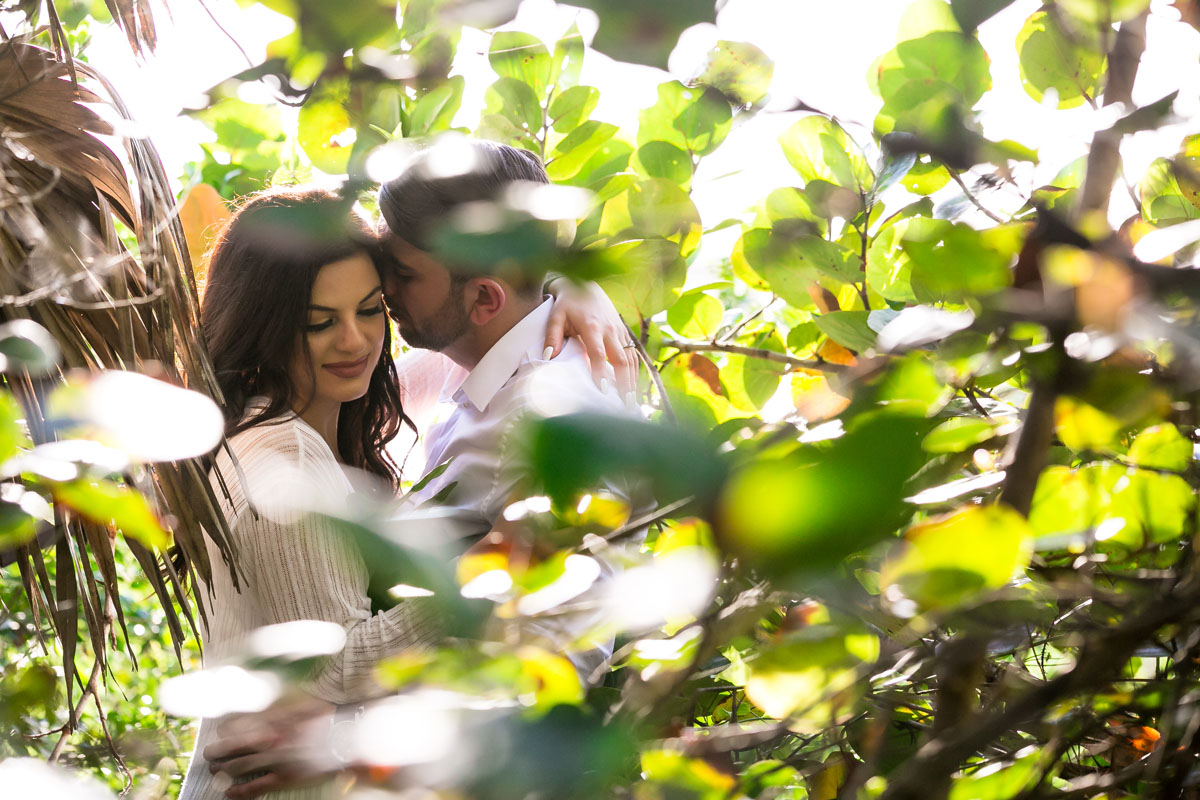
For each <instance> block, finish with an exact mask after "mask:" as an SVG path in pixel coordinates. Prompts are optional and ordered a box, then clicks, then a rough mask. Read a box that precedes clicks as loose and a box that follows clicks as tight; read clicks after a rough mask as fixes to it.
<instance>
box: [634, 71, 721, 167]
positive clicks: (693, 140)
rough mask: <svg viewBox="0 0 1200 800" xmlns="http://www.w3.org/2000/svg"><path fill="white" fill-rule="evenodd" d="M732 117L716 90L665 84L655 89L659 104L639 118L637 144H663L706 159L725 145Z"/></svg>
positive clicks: (676, 82)
mask: <svg viewBox="0 0 1200 800" xmlns="http://www.w3.org/2000/svg"><path fill="white" fill-rule="evenodd" d="M732 116H733V115H732V112H731V111H730V109H729V103H728V101H726V100H725V97H724V96H723V95H722V94H721V93H720V92H718V91H717V90H716V89H710V88H706V87H695V88H690V87H688V86H684V85H683V84H682V83H680V82H679V81H668V82H667V83H662V84H659V86H658V102H657V103H655V104H654V105H652V106H650V107H649V108H647V109H645V110H643V111H642V112H641V113H640V114H638V133H637V144H638V146H639V147H641V146H642V145H644V144H646V143H648V142H654V141H663V142H668V143H670V144H673V145H675V146H676V147H679V148H680V149H682V150H685V151H687V152H688V154H689V155H691V156H692V157H693V158H695V157H697V156H704V155H708V154H709V153H711V152H712V151H713V150H716V149H717V147H718V146H720V144H721V142H723V141H725V137H726V135H728V133H729V126H730V122H731V119H732Z"/></svg>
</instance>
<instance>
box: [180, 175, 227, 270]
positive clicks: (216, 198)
mask: <svg viewBox="0 0 1200 800" xmlns="http://www.w3.org/2000/svg"><path fill="white" fill-rule="evenodd" d="M229 214H230V211H229V206H228V205H227V204H226V203H225V201H224V200H223V199H222V198H221V195H220V194H219V193H218V192H217V190H216V189H214V188H213V187H212V186H210V185H208V184H207V183H197V184H196V185H195V186H193V187H192V188H190V189H188V190H187V193H186V194H185V195H184V196H183V203H182V204H181V205H180V207H179V222H180V224H181V225H183V235H184V237H185V238H186V239H187V244H188V255H189V256H190V257H191V259H192V268H193V269H195V270H196V272H197V273H198V275H199V276H200V277H201V278H202V277H203V274H204V272H203V268H202V267H203V264H204V254H205V253H207V252H208V250H209V248H210V247H212V244H213V241H214V240H215V239H216V237H217V231H218V230H220V228H221V226H222V225H223V224H224V223H225V220H227V219H229Z"/></svg>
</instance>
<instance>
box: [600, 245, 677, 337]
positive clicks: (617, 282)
mask: <svg viewBox="0 0 1200 800" xmlns="http://www.w3.org/2000/svg"><path fill="white" fill-rule="evenodd" d="M607 250H608V252H609V255H610V256H611V257H612V258H613V259H614V260H615V261H616V262H617V263H620V264H621V265H622V266H623V267H624V268H625V269H626V272H625V273H624V274H621V275H616V276H613V277H611V278H603V279H601V280H599V281H597V282H598V283H599V284H600V287H601V288H602V289H604V291H605V293H606V294H607V295H608V296H609V297H610V298H612V301H613V305H615V306H616V307H617V311H618V312H620V314H621V316H622V317H624V318H625V319H626V320H628V321H631V322H632V321H636V320H639V319H642V318H643V317H647V318H648V317H652V316H654V315H655V314H657V313H658V312H659V311H662V310H664V309H665V308H667V306H669V305H671V304H672V303H673V302H674V300H675V294H674V290H675V289H678V288H679V287H680V286H682V285H683V282H684V279H685V278H686V277H687V262H685V261H684V260H683V256H681V255H680V254H679V245H678V244H676V243H675V242H671V241H669V240H667V239H639V240H633V241H628V242H621V243H619V244H614V245H609V246H608V248H607Z"/></svg>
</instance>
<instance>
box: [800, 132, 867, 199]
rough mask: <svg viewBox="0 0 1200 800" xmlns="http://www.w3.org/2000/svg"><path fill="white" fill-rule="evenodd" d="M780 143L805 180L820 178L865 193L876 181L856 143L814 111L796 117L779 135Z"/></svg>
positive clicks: (806, 181)
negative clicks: (798, 117)
mask: <svg viewBox="0 0 1200 800" xmlns="http://www.w3.org/2000/svg"><path fill="white" fill-rule="evenodd" d="M779 144H780V146H781V147H782V148H783V154H784V156H786V157H787V160H788V163H789V164H791V165H792V167H793V168H794V169H795V170H796V172H798V173H799V174H800V177H801V178H803V179H804V181H805V183H808V182H810V181H815V180H823V181H828V182H829V183H832V184H834V185H836V186H840V187H842V188H844V189H850V190H852V191H854V192H857V193H865V192H866V191H868V190H869V189H870V188H871V185H872V183H873V182H874V180H875V176H874V174H872V172H871V167H870V166H869V165H868V164H867V160H866V158H865V157H864V156H863V154H862V151H861V150H859V148H858V145H857V144H855V143H854V141H853V140H852V139H851V138H850V136H849V135H848V134H847V133H846V132H845V131H844V130H842V127H841V126H840V125H838V124H837V123H836V122H834V121H833V120H831V119H828V118H826V117H823V116H820V115H818V114H814V115H812V116H808V117H804V118H803V119H800V120H798V121H797V122H795V123H794V124H793V125H792V126H791V127H789V128H788V129H787V130H786V131H784V132H783V133H782V134H781V135H780V137H779Z"/></svg>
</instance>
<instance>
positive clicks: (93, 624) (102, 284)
mask: <svg viewBox="0 0 1200 800" xmlns="http://www.w3.org/2000/svg"><path fill="white" fill-rule="evenodd" d="M109 5H110V7H112V6H114V5H118V6H122V7H123V6H125V5H130V6H133V5H137V6H141V5H142V4H141V3H138V4H129V3H115V2H110V3H109ZM138 13H140V12H138ZM115 16H116V13H115V12H114V17H115ZM136 19H141V17H138V16H137V15H136V14H135V20H136ZM139 30H141V31H142V33H139V36H144V33H145V31H144V29H139ZM151 31H152V29H151ZM73 75H74V76H76V77H77V79H78V80H77V81H76V80H75V79H73ZM94 109H100V110H102V111H104V112H105V114H106V115H108V116H111V117H112V118H113V119H114V121H120V120H129V114H128V112H127V110H126V108H125V106H124V104H123V103H122V102H121V100H120V98H119V97H118V96H117V93H116V91H115V90H114V89H113V87H112V86H111V85H110V84H109V83H108V82H107V81H106V80H105V79H104V78H103V77H102V76H100V75H99V74H98V73H97V72H96V71H95V70H94V69H92V68H91V67H89V66H88V65H86V64H83V63H78V62H77V63H75V64H74V68H73V70H72V69H71V68H70V67H69V66H68V65H67V64H66V63H65V62H64V61H63V60H62V59H60V58H58V57H57V56H55V54H53V53H51V52H50V51H48V50H44V49H41V48H38V47H34V46H32V45H30V44H28V43H25V42H22V41H19V40H17V39H13V40H11V41H8V42H4V43H0V321H9V320H16V319H30V320H33V321H35V322H37V323H38V324H40V325H42V326H43V327H44V328H46V330H48V331H49V332H50V333H51V334H52V335H53V336H54V338H55V339H56V340H57V343H58V346H59V349H60V350H61V352H62V357H63V364H64V368H65V369H70V368H82V369H88V370H100V369H127V370H136V371H142V372H147V371H148V372H152V373H155V374H157V375H159V376H160V377H163V378H165V379H167V380H170V381H173V382H176V383H178V384H180V385H183V386H186V387H188V388H191V389H195V390H197V391H200V392H203V393H205V394H208V395H209V396H210V397H213V398H214V399H217V400H218V401H219V400H220V398H219V396H218V390H217V388H216V380H215V378H214V376H213V372H212V365H211V363H210V361H209V359H208V355H207V352H206V351H205V348H204V344H203V341H202V340H201V338H200V327H199V319H198V317H199V314H198V307H197V300H196V286H195V280H194V277H193V273H192V265H191V261H190V258H189V255H188V249H187V244H186V242H185V239H184V234H183V230H182V227H181V225H180V223H179V220H178V219H177V214H176V207H175V199H174V195H173V193H172V192H171V189H170V186H169V184H168V181H167V178H166V175H165V173H164V170H163V167H162V163H161V161H160V159H159V157H158V155H157V153H156V152H155V150H154V148H153V146H152V145H151V144H150V143H149V142H148V141H146V140H144V139H138V138H128V137H117V136H114V125H113V124H112V123H110V122H108V121H106V119H105V118H104V117H102V116H101V114H99V113H97V110H94ZM59 377H61V373H59ZM7 382H8V388H9V389H10V390H11V391H13V393H14V394H15V395H17V397H18V398H19V399H20V400H21V402H22V403H23V404H24V405H25V409H26V412H27V419H28V422H29V426H30V432H31V435H32V436H33V438H34V441H35V442H36V441H39V440H42V441H44V440H45V439H46V438H47V437H48V436H50V433H49V432H48V431H46V430H44V426H42V425H40V424H39V421H40V420H41V419H42V418H43V417H42V414H41V400H42V398H43V397H44V394H45V389H46V388H47V387H46V386H44V385H39V383H45V381H41V382H39V380H37V379H33V378H29V377H28V376H27V375H26V376H24V377H23V378H21V379H19V380H18V379H17V377H16V376H14V375H12V374H10V375H8V376H7ZM179 422H180V424H181V425H186V424H187V420H180V421H179ZM128 478H129V480H130V481H131V482H132V483H133V484H134V485H135V486H136V487H137V488H138V489H139V490H141V491H142V492H143V494H145V496H146V497H147V498H148V499H150V500H151V502H152V503H156V504H157V507H158V509H159V512H160V516H161V517H162V518H163V519H164V520H168V521H170V526H171V528H172V532H173V534H174V541H175V544H176V545H177V546H178V547H179V549H180V550H181V551H182V552H183V553H184V554H185V555H186V557H187V558H186V563H187V565H188V566H187V570H188V572H189V574H190V575H191V576H192V577H195V576H196V575H199V576H201V577H202V578H204V579H206V580H207V579H208V577H209V576H210V574H211V569H212V565H210V564H209V559H208V557H207V550H206V545H205V541H206V537H207V538H209V539H211V540H212V541H213V542H215V543H216V544H217V546H218V548H219V549H220V552H221V553H222V554H223V556H224V558H225V560H226V561H227V562H229V563H230V564H232V563H233V553H232V551H231V547H230V543H229V538H228V529H227V525H226V523H225V520H224V518H223V517H222V515H221V513H220V511H219V509H218V507H217V503H216V498H215V497H214V494H213V492H212V489H211V488H210V485H209V482H208V479H207V477H206V475H205V474H204V471H203V470H202V469H201V468H200V467H199V466H198V465H197V464H195V463H194V462H180V463H175V464H158V465H154V466H150V467H145V468H138V469H135V470H134V471H133V473H132V474H131V475H129V476H128ZM55 519H56V522H57V524H56V526H55V528H56V532H55V533H53V534H51V535H50V536H44V537H42V539H41V540H40V541H37V542H30V543H28V544H26V545H23V546H21V547H20V548H18V549H17V551H16V552H13V553H10V554H9V555H10V560H16V562H17V564H18V566H19V569H20V574H21V577H22V582H23V584H24V587H25V593H26V595H27V598H28V600H29V602H30V604H31V606H32V607H33V611H34V614H35V619H45V620H48V621H49V622H50V623H51V624H52V625H53V627H54V629H55V631H56V633H57V636H58V638H59V640H60V641H61V643H62V648H63V658H64V666H65V669H66V676H67V684H68V698H70V692H71V677H72V676H74V675H76V674H77V673H76V670H75V665H74V650H75V636H76V631H77V626H78V622H79V619H80V617H82V618H83V619H84V620H85V623H86V625H87V628H88V631H89V635H90V640H91V644H92V649H93V651H94V652H95V654H96V657H97V659H104V654H105V649H106V647H105V632H106V631H107V630H109V627H110V625H111V623H112V621H113V620H114V619H115V621H116V622H117V623H118V624H119V625H120V626H121V627H122V629H123V628H124V619H123V616H122V609H121V605H120V602H119V595H118V593H117V586H116V583H117V575H116V568H115V565H114V560H113V547H114V543H115V536H116V531H112V530H110V529H108V528H106V527H105V526H103V525H98V524H96V523H95V522H92V521H88V520H84V519H79V518H77V517H75V516H73V515H70V514H67V513H65V512H63V511H62V510H59V509H56V517H55ZM125 538H126V542H127V546H128V548H129V550H130V552H131V553H132V554H133V556H134V558H135V559H136V560H137V561H138V563H139V564H140V565H141V568H142V570H143V572H144V573H145V576H146V578H147V579H148V580H149V582H150V583H151V585H152V586H153V587H154V591H155V592H156V594H157V596H158V599H159V602H160V603H161V606H162V609H163V611H164V612H165V614H166V620H167V624H168V627H169V629H170V631H171V634H172V638H173V640H174V643H175V647H176V651H177V652H178V651H179V647H180V643H181V642H182V641H183V639H184V636H185V633H184V626H183V624H182V623H181V620H180V618H179V615H178V614H177V613H176V611H175V610H174V607H173V601H174V603H178V605H179V608H180V609H181V610H182V613H183V616H184V617H185V619H186V620H187V622H188V623H189V625H192V626H193V627H194V625H193V620H192V616H191V613H192V612H191V605H190V603H189V602H188V599H187V596H186V593H185V592H184V590H183V588H182V584H183V576H180V575H177V574H176V572H175V571H174V568H173V567H172V565H171V563H170V561H169V560H168V559H165V558H163V554H162V553H155V552H153V551H152V550H151V549H149V548H148V547H147V546H146V545H145V544H144V543H142V542H140V541H138V540H136V539H133V538H128V537H125ZM51 543H53V544H54V548H55V551H54V552H55V561H56V570H55V578H54V579H53V582H52V581H51V579H50V577H49V573H48V570H47V569H46V568H45V563H44V555H43V552H42V549H43V546H49V545H50V544H51ZM97 575H98V576H99V577H97ZM200 610H201V613H203V606H202V605H201V607H200ZM80 612H82V613H80ZM124 638H125V640H126V642H128V636H125V637H124ZM130 654H131V655H132V650H131V651H130ZM80 683H81V684H82V681H80ZM68 705H70V699H68Z"/></svg>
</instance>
